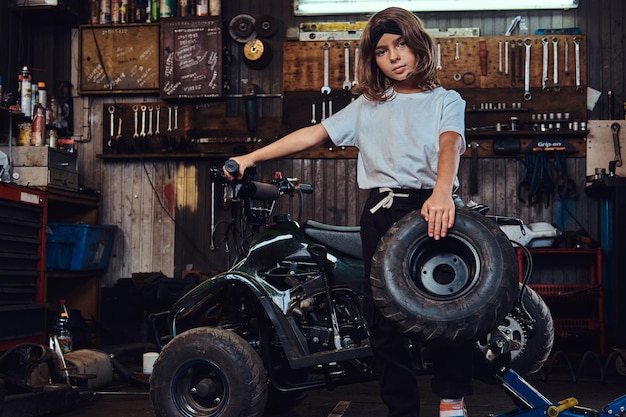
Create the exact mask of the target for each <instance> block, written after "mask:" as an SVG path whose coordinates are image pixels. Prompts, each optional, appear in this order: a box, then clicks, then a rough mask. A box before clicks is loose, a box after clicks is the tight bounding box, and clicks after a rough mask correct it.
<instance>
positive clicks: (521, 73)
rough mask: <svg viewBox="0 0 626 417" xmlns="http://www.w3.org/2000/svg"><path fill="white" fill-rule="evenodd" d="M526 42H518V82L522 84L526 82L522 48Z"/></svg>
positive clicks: (519, 40)
mask: <svg viewBox="0 0 626 417" xmlns="http://www.w3.org/2000/svg"><path fill="white" fill-rule="evenodd" d="M523 45H524V42H523V41H522V40H521V39H518V40H517V69H518V71H517V81H519V82H520V83H521V82H523V81H524V56H523V51H522V46H523Z"/></svg>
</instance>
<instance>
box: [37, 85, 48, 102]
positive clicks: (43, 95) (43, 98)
mask: <svg viewBox="0 0 626 417" xmlns="http://www.w3.org/2000/svg"><path fill="white" fill-rule="evenodd" d="M37 87H38V91H39V105H40V106H41V107H43V108H44V109H45V108H46V106H47V105H48V92H47V91H46V83H45V82H44V81H39V82H38V83H37Z"/></svg>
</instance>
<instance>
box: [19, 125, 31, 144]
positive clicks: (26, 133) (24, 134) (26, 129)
mask: <svg viewBox="0 0 626 417" xmlns="http://www.w3.org/2000/svg"><path fill="white" fill-rule="evenodd" d="M18 128H19V135H18V137H17V145H18V146H29V145H30V135H31V133H32V131H33V125H32V124H31V123H30V122H24V123H20V124H19V125H18Z"/></svg>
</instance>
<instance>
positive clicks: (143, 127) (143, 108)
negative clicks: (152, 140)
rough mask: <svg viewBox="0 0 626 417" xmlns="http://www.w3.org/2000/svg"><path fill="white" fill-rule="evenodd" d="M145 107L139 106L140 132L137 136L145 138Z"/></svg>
mask: <svg viewBox="0 0 626 417" xmlns="http://www.w3.org/2000/svg"><path fill="white" fill-rule="evenodd" d="M146 108H147V107H146V105H145V104H144V105H142V106H141V132H139V136H146Z"/></svg>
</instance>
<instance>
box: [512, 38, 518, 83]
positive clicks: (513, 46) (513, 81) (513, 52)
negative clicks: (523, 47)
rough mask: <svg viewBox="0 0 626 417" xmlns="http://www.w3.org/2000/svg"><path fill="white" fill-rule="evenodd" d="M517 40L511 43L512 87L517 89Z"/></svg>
mask: <svg viewBox="0 0 626 417" xmlns="http://www.w3.org/2000/svg"><path fill="white" fill-rule="evenodd" d="M515 51H516V49H515V40H513V41H511V85H512V86H513V87H515V85H517V78H516V77H515Z"/></svg>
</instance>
